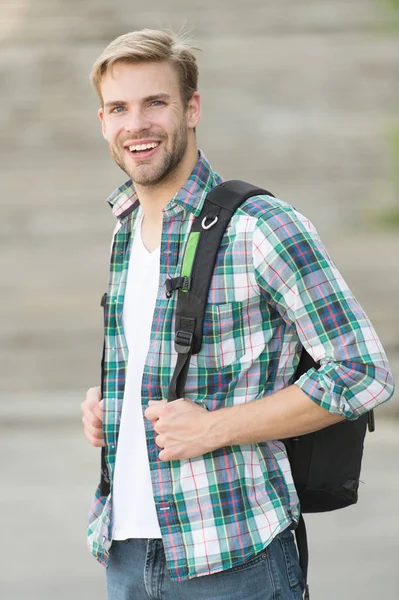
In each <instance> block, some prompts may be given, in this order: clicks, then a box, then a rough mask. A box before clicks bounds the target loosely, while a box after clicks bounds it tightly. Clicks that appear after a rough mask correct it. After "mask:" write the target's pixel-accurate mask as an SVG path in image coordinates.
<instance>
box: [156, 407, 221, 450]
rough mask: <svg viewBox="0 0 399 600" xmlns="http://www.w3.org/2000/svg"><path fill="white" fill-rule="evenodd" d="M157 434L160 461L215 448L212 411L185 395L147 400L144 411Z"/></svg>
mask: <svg viewBox="0 0 399 600" xmlns="http://www.w3.org/2000/svg"><path fill="white" fill-rule="evenodd" d="M144 415H145V417H147V419H150V420H151V421H152V422H153V425H154V430H155V432H156V433H157V434H158V435H157V436H156V438H155V443H156V444H157V446H159V447H160V448H162V450H161V452H160V453H159V458H160V459H161V460H164V461H169V460H182V459H185V458H194V457H195V456H201V455H202V454H206V453H207V452H211V451H212V450H215V449H216V448H217V447H218V446H217V445H215V443H216V441H215V437H214V434H213V430H212V413H211V412H208V411H207V410H206V409H205V408H202V407H201V406H198V404H195V402H192V401H191V400H188V399H187V398H180V399H179V400H174V401H173V402H168V401H167V400H159V401H152V400H150V402H149V404H148V408H147V409H146V411H145V413H144Z"/></svg>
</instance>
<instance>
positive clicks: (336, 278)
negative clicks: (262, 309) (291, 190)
mask: <svg viewBox="0 0 399 600" xmlns="http://www.w3.org/2000/svg"><path fill="white" fill-rule="evenodd" d="M253 260H254V268H255V278H256V282H257V284H258V286H259V288H260V290H261V293H262V295H263V296H264V297H265V299H266V300H267V301H268V302H269V303H271V304H272V305H273V306H274V307H275V309H276V310H277V311H278V312H279V314H280V315H281V317H282V319H283V320H284V321H285V323H286V324H287V327H292V326H295V329H296V331H297V334H298V337H299V340H300V342H301V344H302V345H303V346H304V348H305V349H306V350H307V352H308V353H309V354H310V355H311V356H312V358H313V359H314V360H315V361H317V362H320V365H321V366H320V369H319V370H317V371H316V370H315V369H311V370H309V371H308V372H307V373H305V374H304V375H302V377H301V378H300V379H299V380H298V381H297V382H296V385H298V387H300V388H301V389H302V390H303V392H305V394H307V395H308V396H309V398H311V399H312V400H313V401H314V402H316V403H317V404H318V405H320V406H321V407H323V408H325V409H326V410H328V411H329V412H330V413H332V414H334V415H341V416H344V417H345V418H346V419H356V418H357V417H359V416H360V415H361V414H362V413H364V412H366V411H369V410H371V409H373V408H375V407H376V406H377V405H379V404H381V403H383V402H385V401H387V400H389V398H390V397H391V396H392V395H393V392H394V383H393V378H392V374H391V371H390V368H389V364H388V360H387V357H386V354H385V352H384V349H383V347H382V344H381V342H380V340H379V339H378V336H377V334H376V332H375V330H374V328H373V326H372V325H371V323H370V321H369V319H368V318H367V316H366V314H365V312H364V311H363V309H362V308H361V306H360V305H359V303H358V302H357V300H356V299H355V297H354V296H353V294H352V293H351V291H350V289H349V287H348V286H347V284H346V283H345V281H344V279H343V277H342V275H341V274H340V273H339V271H338V269H337V268H336V266H335V265H334V263H333V261H332V260H331V258H330V257H329V255H328V253H327V251H326V249H325V248H324V246H323V244H322V243H321V241H320V238H319V236H318V234H317V232H316V230H315V228H314V227H313V225H312V224H311V223H310V221H308V220H307V219H306V218H305V217H303V216H302V215H301V214H299V213H298V212H297V211H295V210H294V209H292V208H291V207H289V206H288V205H284V206H279V207H274V208H272V209H271V211H268V212H267V214H265V215H262V216H261V217H260V218H259V219H258V221H257V226H256V228H255V230H254V234H253Z"/></svg>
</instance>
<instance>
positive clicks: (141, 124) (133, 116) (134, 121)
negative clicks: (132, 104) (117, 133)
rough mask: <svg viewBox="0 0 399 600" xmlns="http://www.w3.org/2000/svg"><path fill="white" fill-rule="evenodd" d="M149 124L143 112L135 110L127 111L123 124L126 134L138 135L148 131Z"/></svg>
mask: <svg viewBox="0 0 399 600" xmlns="http://www.w3.org/2000/svg"><path fill="white" fill-rule="evenodd" d="M149 126H150V123H149V120H148V118H147V117H146V115H145V113H144V111H143V110H141V109H139V108H137V109H132V110H130V111H129V114H128V115H127V118H126V122H125V130H126V132H128V133H136V134H137V133H139V132H140V131H143V130H144V129H149Z"/></svg>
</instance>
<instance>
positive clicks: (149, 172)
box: [109, 123, 188, 187]
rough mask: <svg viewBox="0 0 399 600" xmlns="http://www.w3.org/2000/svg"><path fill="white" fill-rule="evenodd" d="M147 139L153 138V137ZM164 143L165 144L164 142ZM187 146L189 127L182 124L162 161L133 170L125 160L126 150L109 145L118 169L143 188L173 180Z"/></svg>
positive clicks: (165, 151) (164, 153)
mask: <svg viewBox="0 0 399 600" xmlns="http://www.w3.org/2000/svg"><path fill="white" fill-rule="evenodd" d="M143 137H145V136H143ZM147 137H151V135H148V136H147ZM162 143H165V142H164V141H162ZM187 145H188V135H187V126H186V125H185V123H182V124H181V125H180V126H179V127H178V128H177V129H176V131H175V133H174V135H173V138H172V144H171V146H172V147H171V150H168V149H166V150H164V152H163V157H162V160H161V161H160V162H159V163H158V164H157V165H152V164H143V165H140V166H138V167H136V168H135V169H132V168H129V165H127V164H126V162H127V161H125V159H124V153H125V152H126V150H124V149H123V147H122V148H121V150H120V151H119V150H118V148H117V147H115V146H114V145H111V144H109V150H110V153H111V156H112V158H113V159H114V161H115V162H116V164H117V165H118V167H119V168H120V169H122V171H124V172H125V173H126V175H128V176H129V177H130V179H131V180H132V181H133V183H134V184H137V185H140V186H142V187H157V186H159V185H160V184H161V183H165V182H166V181H169V180H172V179H173V177H174V175H175V173H176V171H177V170H178V167H179V164H180V163H181V161H182V159H183V157H184V155H185V153H186V150H187Z"/></svg>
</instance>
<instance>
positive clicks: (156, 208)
mask: <svg viewBox="0 0 399 600" xmlns="http://www.w3.org/2000/svg"><path fill="white" fill-rule="evenodd" d="M197 162H198V149H197V147H196V146H195V147H193V148H192V149H188V151H187V153H186V155H185V156H184V158H183V161H182V162H181V163H180V167H179V169H178V171H176V173H174V174H173V176H172V177H171V178H170V179H169V180H168V181H165V182H162V183H160V184H159V185H158V186H151V187H149V186H144V187H141V186H139V185H135V188H136V193H137V197H138V199H139V201H140V204H141V206H142V208H143V211H144V215H145V218H146V220H147V223H148V222H152V223H154V224H155V223H157V222H159V221H160V220H162V209H163V208H164V207H165V206H166V205H167V204H168V202H169V201H170V200H171V199H172V198H173V196H175V195H176V194H177V192H178V191H179V190H180V188H181V187H182V186H183V185H184V184H185V183H186V181H187V179H188V178H189V177H190V175H191V173H192V171H193V169H194V167H195V165H196V164H197Z"/></svg>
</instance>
